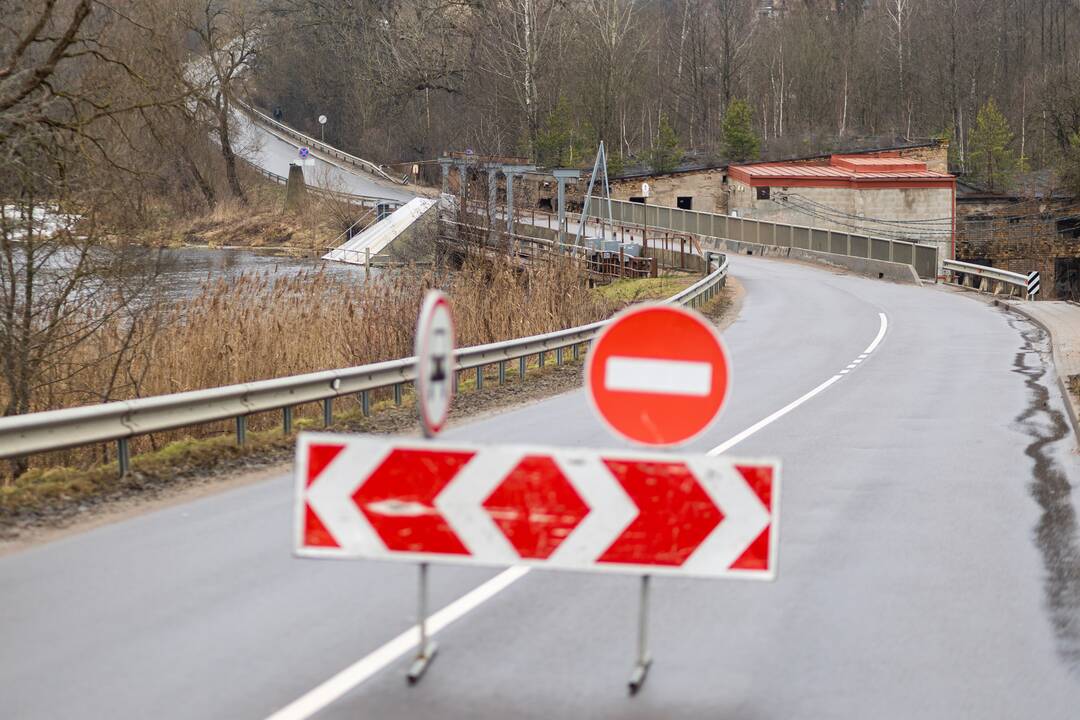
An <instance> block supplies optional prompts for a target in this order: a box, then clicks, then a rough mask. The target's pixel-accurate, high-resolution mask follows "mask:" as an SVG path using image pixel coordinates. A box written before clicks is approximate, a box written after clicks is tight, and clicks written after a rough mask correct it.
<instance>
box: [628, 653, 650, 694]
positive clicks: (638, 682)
mask: <svg viewBox="0 0 1080 720" xmlns="http://www.w3.org/2000/svg"><path fill="white" fill-rule="evenodd" d="M650 667H652V658H647V659H646V660H645V661H644V662H639V663H638V664H637V665H635V666H634V672H633V674H632V675H631V676H630V682H629V683H628V685H629V688H630V694H631V695H637V692H638V690H640V689H641V686H642V685H644V684H645V678H646V677H648V676H649V668H650Z"/></svg>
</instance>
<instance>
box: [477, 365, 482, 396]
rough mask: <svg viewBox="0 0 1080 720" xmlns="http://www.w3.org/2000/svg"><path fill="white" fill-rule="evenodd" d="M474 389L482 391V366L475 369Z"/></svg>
mask: <svg viewBox="0 0 1080 720" xmlns="http://www.w3.org/2000/svg"><path fill="white" fill-rule="evenodd" d="M476 389H477V390H483V389H484V366H483V365H478V366H477V368H476Z"/></svg>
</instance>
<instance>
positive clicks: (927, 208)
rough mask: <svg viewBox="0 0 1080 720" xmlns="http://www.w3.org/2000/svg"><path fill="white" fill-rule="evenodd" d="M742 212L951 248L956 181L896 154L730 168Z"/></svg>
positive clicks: (949, 252)
mask: <svg viewBox="0 0 1080 720" xmlns="http://www.w3.org/2000/svg"><path fill="white" fill-rule="evenodd" d="M728 184H729V195H728V211H729V212H730V213H732V214H734V215H738V216H739V217H748V218H754V219H757V220H768V221H772V222H780V223H786V224H789V225H805V226H808V227H815V228H824V229H830V230H839V231H841V232H858V233H861V234H867V235H876V236H879V237H889V238H900V239H905V240H914V241H917V242H923V243H929V244H936V245H938V247H939V252H938V258H939V262H940V259H942V258H946V257H948V258H951V257H954V256H955V253H954V236H955V229H956V223H955V215H956V178H955V177H954V176H953V175H950V174H948V173H943V172H937V171H934V170H929V169H928V168H927V166H926V163H925V162H922V161H920V160H916V159H912V158H908V157H901V156H900V155H899V153H880V154H875V155H833V156H832V157H830V158H828V159H827V160H825V159H823V160H821V161H818V162H816V163H757V164H752V165H732V166H731V167H729V168H728Z"/></svg>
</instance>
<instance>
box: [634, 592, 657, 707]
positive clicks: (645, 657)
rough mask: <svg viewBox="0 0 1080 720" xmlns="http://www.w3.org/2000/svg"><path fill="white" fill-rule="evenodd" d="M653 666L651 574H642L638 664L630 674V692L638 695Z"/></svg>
mask: <svg viewBox="0 0 1080 720" xmlns="http://www.w3.org/2000/svg"><path fill="white" fill-rule="evenodd" d="M651 666H652V657H651V656H650V655H649V576H648V575H642V576H641V599H640V601H639V603H638V646H637V664H636V665H634V672H633V674H631V675H630V683H629V684H630V694H631V695H636V694H637V691H638V690H640V689H641V686H642V685H644V684H645V678H646V677H647V676H648V674H649V668H650V667H651Z"/></svg>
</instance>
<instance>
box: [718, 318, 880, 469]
mask: <svg viewBox="0 0 1080 720" xmlns="http://www.w3.org/2000/svg"><path fill="white" fill-rule="evenodd" d="M878 317H879V318H880V319H881V327H880V328H879V329H878V334H877V337H875V338H874V341H873V342H872V343H870V345H869V346H868V347H867V348H866V350H864V351H863V354H864V355H869V354H870V353H872V352H874V350H877V347H878V345H880V344H881V341H882V339H884V337H885V331H886V330H887V329H888V327H889V319H888V318H887V317H885V313H878ZM848 372H850V371H848V370H841V371H840V372H839V373H838V374H836V375H833V376H832V377H831V378H829V379H828V380H826V381H825V382H823V383H821V384H820V385H818V386H817V387H816V388H814V389H813V390H811V391H810V392H808V393H806V394H805V395H803V396H802V397H800V398H797V399H795V400H792V401H791V402H789V403H788V404H787V405H785V406H784V407H782V408H780V409H779V410H777V411H776V412H774V413H773V414H772V415H770V416H768V417H767V418H764V419H763V420H758V421H757V422H756V423H754V424H753V425H751V426H750V427H748V428H746V429H745V430H743V431H742V432H741V433H739V434H738V435H736V436H735V437H733V438H731V439H730V440H728V441H727V442H723V443H720V444H719V445H717V446H716V447H714V448H713V449H712V450H710V451H709V454H710V455H720V454H721V453H724V452H727V451H728V450H730V449H731V448H733V447H735V446H736V445H738V444H739V443H741V442H742V441H743V440H745V439H746V438H748V437H750V436H751V435H753V434H754V433H756V432H757V431H758V430H761V429H762V428H764V427H767V426H769V425H771V424H772V423H774V422H776V421H777V420H779V419H780V418H782V417H784V416H785V415H787V414H788V413H789V412H791V411H792V410H794V409H795V408H797V407H799V406H800V405H802V404H803V403H804V402H806V401H807V400H811V399H812V398H814V397H816V396H817V395H819V394H821V393H823V392H825V391H826V390H827V389H828V388H829V387H830V386H831V385H832V384H833V383H835V382H836V381H838V380H839V379H840V378H841V377H843V376H844V375H847V374H848Z"/></svg>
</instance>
